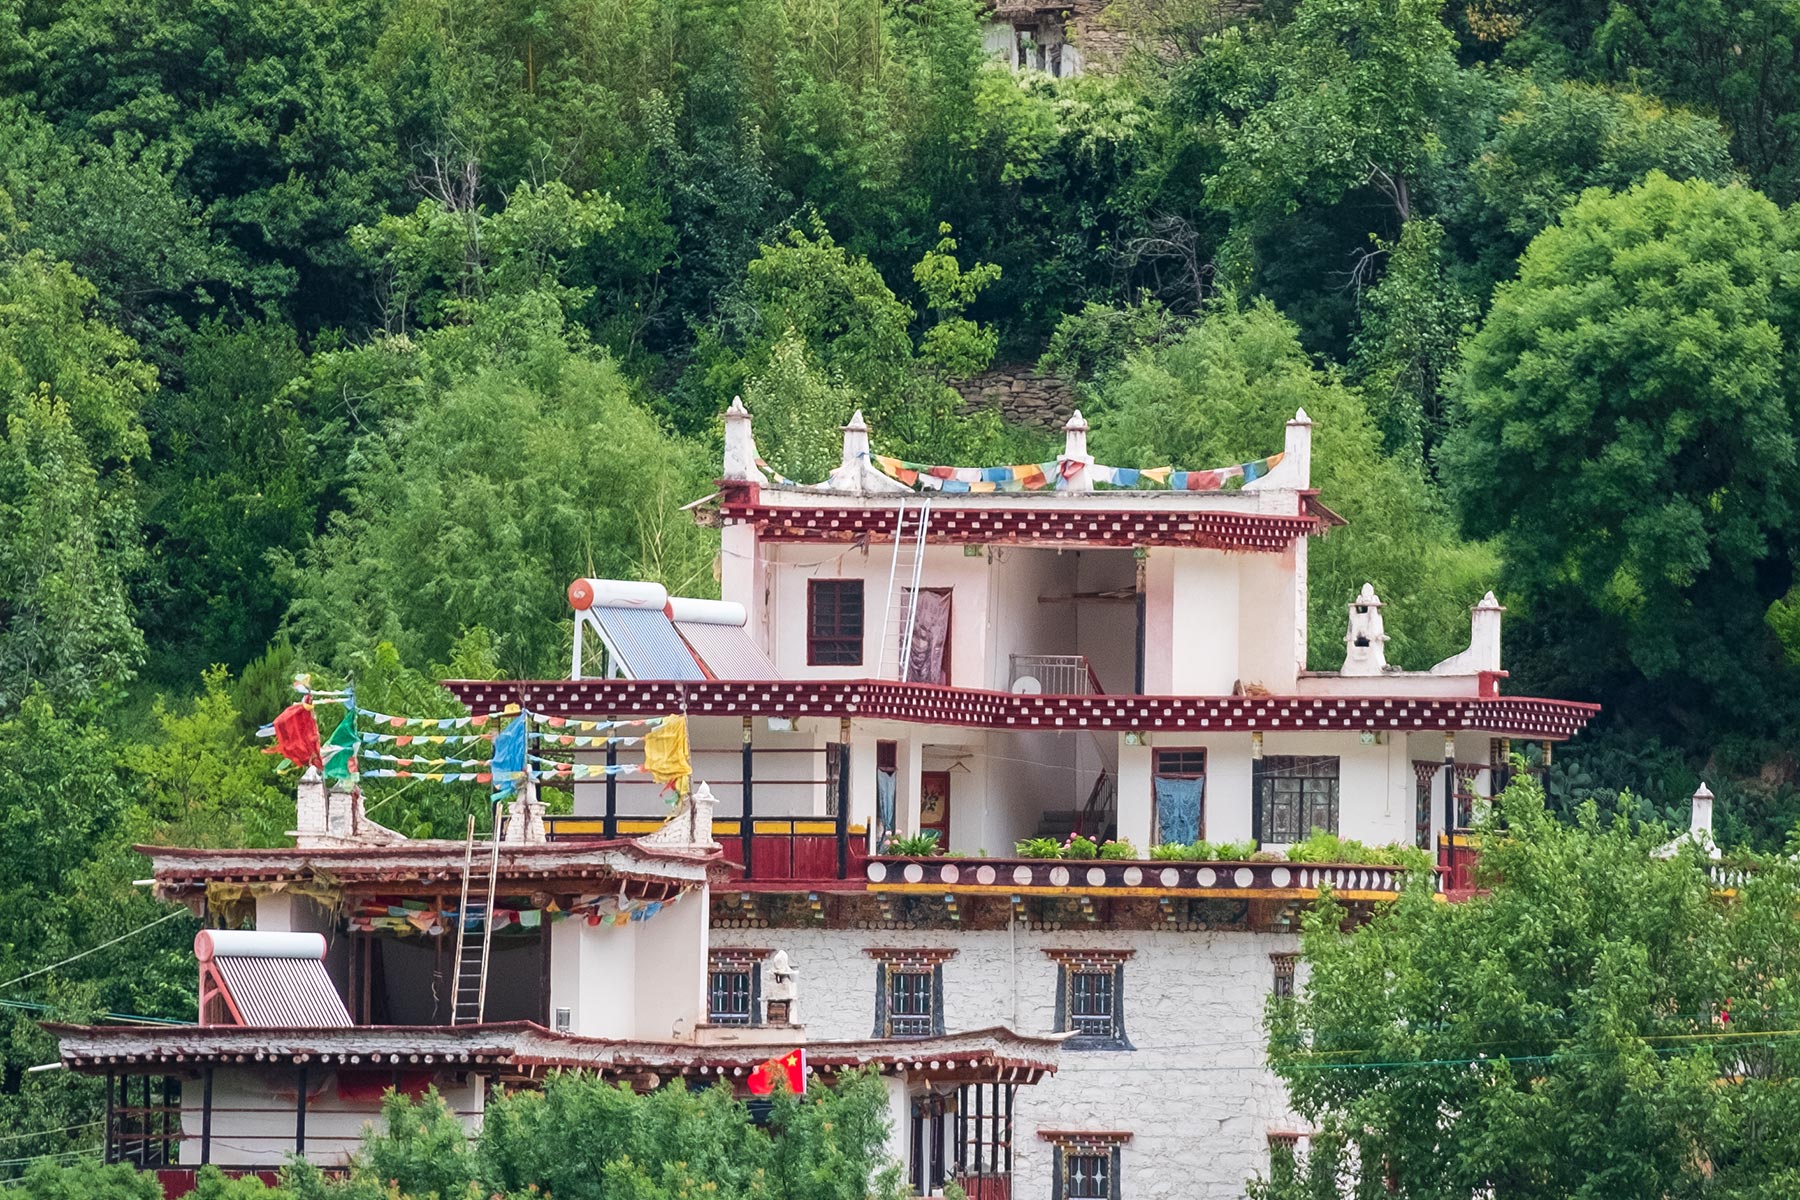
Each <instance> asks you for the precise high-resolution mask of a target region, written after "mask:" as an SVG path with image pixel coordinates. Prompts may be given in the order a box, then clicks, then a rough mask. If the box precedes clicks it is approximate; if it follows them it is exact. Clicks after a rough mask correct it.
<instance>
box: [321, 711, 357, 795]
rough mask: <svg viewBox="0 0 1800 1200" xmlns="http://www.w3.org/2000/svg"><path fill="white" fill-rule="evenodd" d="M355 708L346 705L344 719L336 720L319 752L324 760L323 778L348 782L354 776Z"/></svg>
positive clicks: (355, 746)
mask: <svg viewBox="0 0 1800 1200" xmlns="http://www.w3.org/2000/svg"><path fill="white" fill-rule="evenodd" d="M356 749H357V737H356V709H355V708H354V707H353V706H346V707H345V711H344V719H343V720H341V721H339V722H338V727H337V728H336V729H334V730H333V731H332V733H331V736H330V737H329V738H326V739H325V744H324V745H323V746H322V747H320V753H321V755H322V756H323V757H324V760H325V778H326V779H328V780H334V781H343V782H350V781H353V780H354V779H355V778H356Z"/></svg>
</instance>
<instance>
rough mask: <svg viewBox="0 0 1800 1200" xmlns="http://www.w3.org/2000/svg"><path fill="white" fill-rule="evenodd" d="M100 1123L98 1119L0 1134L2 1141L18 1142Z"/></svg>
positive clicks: (70, 1131)
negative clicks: (25, 1131) (57, 1127)
mask: <svg viewBox="0 0 1800 1200" xmlns="http://www.w3.org/2000/svg"><path fill="white" fill-rule="evenodd" d="M98 1124H100V1122H98V1121H83V1122H82V1123H81V1124H79V1125H64V1126H63V1127H62V1128H61V1129H39V1130H36V1131H34V1132H32V1133H6V1134H0V1142H16V1141H19V1140H21V1139H23V1138H40V1137H49V1136H50V1135H51V1134H56V1133H73V1132H75V1131H76V1130H77V1129H92V1128H93V1127H94V1126H96V1125H98Z"/></svg>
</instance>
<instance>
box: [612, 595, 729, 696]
mask: <svg viewBox="0 0 1800 1200" xmlns="http://www.w3.org/2000/svg"><path fill="white" fill-rule="evenodd" d="M588 611H589V612H590V613H591V614H592V615H593V618H594V620H595V621H597V622H599V625H600V631H601V634H602V636H603V637H604V638H605V639H606V644H607V647H608V649H610V650H611V651H612V652H613V653H614V654H616V655H618V657H619V666H620V667H622V668H623V669H624V672H625V674H626V675H628V676H630V677H631V678H632V679H677V680H685V679H695V680H698V679H705V678H706V673H705V672H704V671H702V670H701V669H700V664H699V663H698V662H696V661H695V659H694V655H693V652H692V651H690V650H689V649H688V648H687V644H686V643H684V642H683V641H682V640H681V635H680V634H678V633H676V632H675V625H674V622H672V621H670V620H669V618H668V615H667V614H666V613H664V612H663V611H662V610H661V609H645V608H605V607H600V606H595V607H594V608H592V609H589V610H588Z"/></svg>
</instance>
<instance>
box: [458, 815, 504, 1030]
mask: <svg viewBox="0 0 1800 1200" xmlns="http://www.w3.org/2000/svg"><path fill="white" fill-rule="evenodd" d="M474 874H475V818H474V817H473V816H471V817H470V818H469V836H468V840H467V841H465V842H464V843H463V869H462V896H461V898H460V899H459V900H458V903H457V906H456V974H455V976H454V977H453V979H452V982H451V992H450V996H451V1001H450V1004H451V1007H450V1023H451V1024H452V1025H479V1024H481V1022H482V1021H483V1020H485V1019H486V1017H487V979H488V946H489V942H490V940H491V939H492V936H493V929H494V920H493V917H494V888H495V885H496V884H497V883H498V882H499V878H500V806H499V805H498V804H495V805H494V837H493V844H492V848H491V849H490V851H489V853H488V869H487V894H486V896H485V897H481V898H478V899H477V900H476V901H475V903H474V904H473V906H471V905H470V902H469V883H470V879H471V877H472V876H473V875H474ZM471 920H476V921H480V922H481V929H480V931H479V933H477V935H476V936H475V937H474V938H470V936H469V922H470V921H471Z"/></svg>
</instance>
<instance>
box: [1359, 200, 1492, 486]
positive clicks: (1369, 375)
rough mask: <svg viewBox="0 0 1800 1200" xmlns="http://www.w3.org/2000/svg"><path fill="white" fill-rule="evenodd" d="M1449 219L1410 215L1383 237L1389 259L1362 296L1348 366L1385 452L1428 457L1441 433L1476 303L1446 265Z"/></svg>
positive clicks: (1420, 459) (1414, 458)
mask: <svg viewBox="0 0 1800 1200" xmlns="http://www.w3.org/2000/svg"><path fill="white" fill-rule="evenodd" d="M1443 242H1444V227H1443V226H1442V225H1441V224H1439V223H1438V222H1437V220H1435V219H1434V218H1422V219H1419V220H1413V221H1408V222H1407V223H1406V224H1405V225H1404V226H1403V227H1402V228H1401V230H1400V237H1399V239H1398V240H1397V241H1395V242H1392V243H1386V242H1383V243H1381V244H1380V246H1379V249H1380V251H1381V252H1382V253H1383V254H1384V255H1385V256H1386V258H1387V263H1386V266H1385V268H1384V269H1383V271H1382V274H1381V279H1380V280H1379V282H1377V283H1376V284H1375V286H1374V287H1372V288H1370V289H1369V291H1368V293H1367V295H1366V296H1364V298H1363V302H1362V310H1361V313H1360V318H1361V319H1360V322H1359V324H1358V327H1357V331H1356V336H1355V337H1353V338H1352V339H1351V341H1350V374H1351V377H1352V378H1353V379H1355V380H1356V382H1357V383H1358V384H1360V385H1361V387H1362V389H1363V394H1364V395H1365V396H1366V397H1368V403H1369V410H1370V412H1371V414H1372V415H1373V417H1374V419H1375V424H1376V426H1377V427H1378V428H1379V429H1380V430H1381V435H1382V441H1383V444H1384V445H1385V447H1386V449H1387V451H1388V453H1390V454H1400V455H1402V456H1403V457H1404V459H1405V461H1407V462H1423V461H1426V452H1427V450H1428V448H1430V449H1435V447H1436V445H1437V442H1438V440H1439V439H1440V438H1441V437H1442V435H1443V428H1444V416H1445V413H1444V409H1445V408H1446V402H1445V396H1444V393H1445V391H1446V388H1447V385H1448V382H1449V378H1450V375H1451V373H1452V371H1453V370H1454V369H1455V366H1456V358H1457V350H1458V348H1459V347H1460V346H1461V344H1462V336H1463V332H1464V329H1465V328H1466V327H1467V326H1468V325H1470V324H1471V323H1472V322H1473V321H1474V318H1475V305H1474V303H1473V302H1472V301H1471V300H1470V299H1469V297H1468V296H1466V295H1465V294H1464V293H1463V292H1462V290H1461V288H1459V287H1458V286H1457V284H1456V283H1455V282H1454V281H1453V280H1451V279H1450V278H1448V272H1447V271H1446V270H1445V263H1444V255H1443V249H1442V248H1443Z"/></svg>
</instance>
